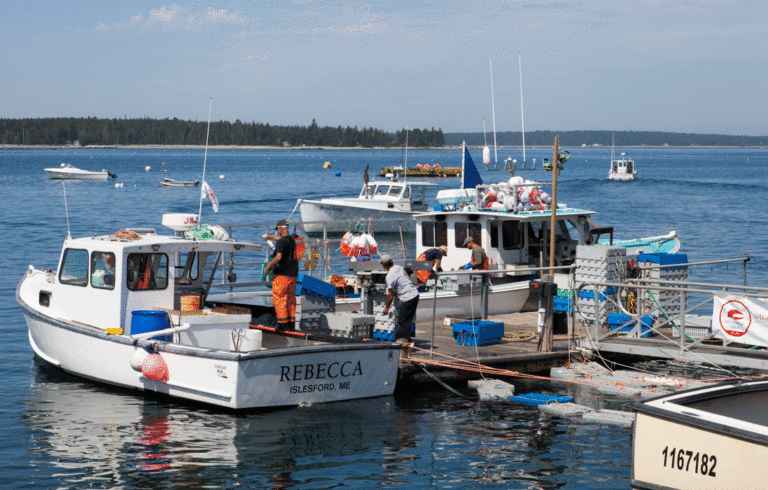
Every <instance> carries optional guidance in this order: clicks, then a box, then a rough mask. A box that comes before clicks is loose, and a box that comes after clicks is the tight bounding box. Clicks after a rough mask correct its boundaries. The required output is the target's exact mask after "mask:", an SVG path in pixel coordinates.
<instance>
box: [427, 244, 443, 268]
mask: <svg viewBox="0 0 768 490" xmlns="http://www.w3.org/2000/svg"><path fill="white" fill-rule="evenodd" d="M446 255H448V247H446V246H445V245H440V246H439V247H437V248H430V249H429V250H427V251H426V252H424V259H423V260H425V261H428V262H432V270H434V271H435V272H443V267H442V265H441V262H442V260H443V257H444V256H446Z"/></svg>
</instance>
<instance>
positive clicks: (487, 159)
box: [483, 146, 491, 165]
mask: <svg viewBox="0 0 768 490" xmlns="http://www.w3.org/2000/svg"><path fill="white" fill-rule="evenodd" d="M483 163H484V164H486V165H488V164H489V163H491V149H490V148H488V147H487V146H486V147H483Z"/></svg>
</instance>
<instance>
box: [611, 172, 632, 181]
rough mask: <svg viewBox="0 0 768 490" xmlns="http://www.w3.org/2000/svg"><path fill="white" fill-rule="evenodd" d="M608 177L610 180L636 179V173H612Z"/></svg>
mask: <svg viewBox="0 0 768 490" xmlns="http://www.w3.org/2000/svg"><path fill="white" fill-rule="evenodd" d="M608 178H609V179H610V180H634V179H635V175H634V174H629V173H627V174H621V173H611V174H608Z"/></svg>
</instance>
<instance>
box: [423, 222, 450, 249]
mask: <svg viewBox="0 0 768 490" xmlns="http://www.w3.org/2000/svg"><path fill="white" fill-rule="evenodd" d="M421 244H422V245H423V246H425V247H439V246H440V245H446V246H447V245H448V223H446V222H445V221H425V222H424V223H422V225H421Z"/></svg>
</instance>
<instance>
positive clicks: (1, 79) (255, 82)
mask: <svg viewBox="0 0 768 490" xmlns="http://www.w3.org/2000/svg"><path fill="white" fill-rule="evenodd" d="M766 26H768V8H767V7H766V4H765V1H764V0H697V1H694V0H624V1H621V0H615V1H613V0H583V1H571V0H567V1H558V0H542V1H538V0H529V1H517V0H500V1H471V0H468V1H430V0H408V1H400V0H388V1H380V0H369V1H365V2H360V1H355V0H339V1H336V0H294V1H290V0H288V1H270V0H261V1H250V2H245V1H226V0H222V1H204V0H188V1H184V0H179V1H173V0H157V1H146V0H133V1H130V2H113V1H91V0H78V1H57V0H51V1H44V0H37V1H21V0H19V1H5V0H0V117H1V118H23V117H88V116H91V117H100V118H113V117H117V118H120V117H124V116H127V117H145V116H146V117H151V118H166V117H170V118H173V117H178V118H180V119H192V120H201V121H204V120H206V119H207V118H208V107H209V101H210V100H211V98H212V99H213V105H212V107H213V109H212V115H211V117H212V119H213V120H215V121H216V120H228V121H235V120H236V119H240V120H242V121H246V122H251V121H256V122H267V123H270V124H277V125H294V124H298V125H308V124H310V123H311V121H312V119H316V120H317V123H318V124H319V125H320V126H337V125H342V126H358V127H363V126H367V127H376V128H379V129H384V130H386V131H395V130H398V129H400V128H404V127H409V128H432V127H435V128H438V127H439V128H442V129H443V131H446V132H459V131H469V132H480V131H482V130H483V119H485V121H486V127H487V130H488V132H489V134H490V132H491V130H492V128H493V121H492V119H493V118H492V104H491V77H490V73H489V71H490V66H489V64H490V63H489V57H492V60H493V91H494V100H495V113H496V116H495V119H496V129H497V131H519V130H520V127H521V117H520V81H519V73H518V55H520V56H521V58H522V75H523V77H522V78H523V100H524V110H525V129H526V131H534V130H554V131H557V130H561V131H565V130H592V129H596V130H617V131H622V130H634V131H677V132H686V133H722V134H744V135H766V134H768V92H767V88H768V29H766Z"/></svg>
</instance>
